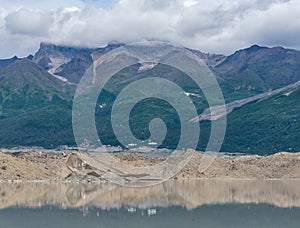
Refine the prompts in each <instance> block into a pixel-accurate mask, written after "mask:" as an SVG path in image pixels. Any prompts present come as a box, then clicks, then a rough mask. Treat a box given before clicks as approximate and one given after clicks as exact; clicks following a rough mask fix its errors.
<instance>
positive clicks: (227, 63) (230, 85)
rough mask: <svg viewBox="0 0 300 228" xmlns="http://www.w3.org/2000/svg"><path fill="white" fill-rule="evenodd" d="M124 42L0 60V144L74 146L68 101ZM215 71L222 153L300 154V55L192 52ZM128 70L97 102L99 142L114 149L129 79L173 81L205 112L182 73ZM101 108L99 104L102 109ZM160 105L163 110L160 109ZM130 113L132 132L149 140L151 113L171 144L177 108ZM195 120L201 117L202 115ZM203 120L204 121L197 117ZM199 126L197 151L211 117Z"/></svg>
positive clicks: (276, 50)
mask: <svg viewBox="0 0 300 228" xmlns="http://www.w3.org/2000/svg"><path fill="white" fill-rule="evenodd" d="M121 45H123V44H109V45H107V46H106V47H103V48H77V47H66V46H58V45H54V44H48V43H41V45H40V48H39V50H38V51H37V52H36V53H35V54H34V55H30V56H28V57H27V58H18V57H13V58H11V59H3V60H0V125H1V128H0V147H14V146H43V147H51V148H53V147H58V146H59V145H64V144H67V145H74V144H75V140H74V136H73V131H72V100H73V96H74V93H75V90H76V86H77V85H78V83H79V81H80V80H81V78H82V77H83V75H84V73H85V72H86V70H87V69H88V68H89V67H90V66H91V64H92V63H93V62H94V61H97V60H98V59H99V58H100V57H101V56H103V54H105V53H107V52H108V51H110V50H112V49H114V48H117V47H119V46H121ZM189 50H190V51H192V52H193V53H194V54H196V55H197V56H199V57H200V58H201V59H202V60H203V61H204V62H205V63H206V64H207V65H208V67H209V68H210V69H211V71H213V72H214V74H215V75H216V77H217V80H218V82H219V84H220V87H221V88H222V91H223V94H224V98H225V101H226V104H227V112H228V114H227V120H228V121H227V131H226V136H225V140H224V143H223V146H222V149H221V150H222V151H226V152H241V153H249V154H272V153H276V152H279V151H291V152H292V151H300V140H299V139H300V115H299V114H298V113H299V112H300V105H299V96H300V89H299V87H300V83H298V81H300V51H297V50H291V49H285V48H283V47H272V48H269V47H261V46H258V45H253V46H251V47H249V48H246V49H242V50H238V51H236V52H235V53H233V54H232V55H229V56H225V55H218V54H206V53H202V52H200V51H197V50H191V49H189ZM140 67H141V66H140V65H139V64H137V65H133V66H131V67H129V68H126V69H124V70H122V71H121V72H119V73H117V75H116V77H115V79H114V81H113V82H112V83H113V86H110V88H109V89H107V90H104V91H103V92H102V93H101V94H100V95H99V98H98V105H99V106H100V105H101V107H102V108H96V109H95V111H96V112H95V115H96V119H97V117H98V118H100V116H101V118H103V117H104V121H100V122H101V124H97V130H98V133H99V135H103V138H102V139H101V140H103V142H105V143H107V144H111V145H118V144H119V142H118V140H117V139H116V137H114V136H113V131H112V127H111V125H110V123H109V118H108V117H109V115H110V112H111V107H112V104H113V101H114V99H115V98H116V96H117V95H118V93H119V92H120V90H121V88H124V87H125V86H126V85H128V84H129V83H130V82H133V81H134V80H136V79H137V78H138V79H140V78H146V77H151V76H153V75H155V76H158V77H161V78H167V79H169V80H171V81H176V83H177V84H179V85H180V87H181V88H183V89H184V90H185V91H186V94H188V96H190V98H191V99H192V100H193V102H194V103H195V104H196V107H197V111H198V113H199V114H201V113H205V110H206V109H207V108H208V105H207V102H206V101H205V99H204V98H203V97H204V96H203V94H202V91H200V90H199V88H197V87H195V86H194V84H193V83H192V82H190V81H189V80H187V79H186V77H184V75H183V73H182V72H180V71H178V70H176V69H172V68H170V67H168V66H165V65H162V64H157V65H156V66H155V67H153V68H151V69H149V70H147V71H143V72H140V71H139V69H140ZM104 106H105V107H104ZM162 107H163V108H164V110H165V111H164V112H162V111H161V110H162ZM148 109H149V104H148V107H147V106H146V104H144V105H143V104H141V105H139V106H137V107H136V108H135V111H136V113H133V115H132V129H133V134H134V135H136V136H137V137H138V138H140V139H144V140H146V139H147V137H149V134H150V132H149V129H148V123H149V121H150V120H151V119H152V118H154V117H155V116H159V117H161V118H162V119H164V120H165V122H166V125H167V126H168V128H170V129H171V130H170V131H168V134H167V136H168V138H167V139H166V140H165V141H164V142H163V143H164V144H163V145H162V146H166V147H174V145H175V144H176V142H175V141H176V140H177V139H178V137H177V136H176V135H177V134H178V132H179V129H180V122H179V120H178V118H177V116H176V112H175V110H173V109H172V107H170V106H167V105H166V104H165V103H160V102H152V103H151V104H150V110H152V112H151V113H150V114H149V111H148V112H145V111H147V110H148ZM200 116H201V115H200ZM202 117H203V116H202ZM200 120H201V121H200V122H195V124H200V127H201V140H200V142H199V144H198V148H197V149H199V150H204V149H205V146H206V144H207V139H208V136H209V133H210V125H211V121H218V120H212V119H210V118H204V117H203V118H202V119H200Z"/></svg>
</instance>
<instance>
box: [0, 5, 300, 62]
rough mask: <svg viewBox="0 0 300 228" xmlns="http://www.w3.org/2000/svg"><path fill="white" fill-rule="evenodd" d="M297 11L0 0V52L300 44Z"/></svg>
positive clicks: (275, 7)
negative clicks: (139, 44) (159, 44)
mask: <svg viewBox="0 0 300 228" xmlns="http://www.w3.org/2000/svg"><path fill="white" fill-rule="evenodd" d="M299 11H300V2H299V1H297V0H290V1H287V0H267V1H259V0H246V1H238V0H233V1H232V0H218V1H213V2H212V3H209V2H208V1H205V0H174V1H170V0H166V1H157V0H119V1H114V0H111V1H108V0H102V1H101V0H99V1H90V0H88V1H79V0H67V1H63V3H62V2H61V1H58V0H50V1H40V2H36V1H32V0H26V1H21V0H17V1H13V2H12V1H4V0H0V37H1V44H0V50H1V54H0V57H1V58H8V57H12V56H13V55H15V54H17V55H18V56H21V57H22V56H26V55H28V54H30V53H33V52H34V50H36V49H37V48H38V45H39V43H40V42H41V41H46V42H52V43H56V44H64V45H77V46H85V47H87V46H88V47H95V46H104V45H106V44H107V43H109V42H110V41H117V42H126V43H128V42H135V41H140V40H145V39H159V40H164V41H169V42H173V43H177V44H181V45H184V46H187V47H190V48H195V49H200V50H203V51H210V52H214V53H224V54H229V53H232V52H233V51H234V50H236V49H239V48H242V47H246V46H250V45H251V44H253V43H258V44H261V45H268V46H277V45H283V46H286V47H291V48H297V49H299V48H300V40H299V39H298V37H299V35H300V34H299V33H300V32H299V29H298V28H299V27H300V19H299V16H298V15H299ZM20 40H21V41H22V42H20Z"/></svg>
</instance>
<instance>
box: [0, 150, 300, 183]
mask: <svg viewBox="0 0 300 228" xmlns="http://www.w3.org/2000/svg"><path fill="white" fill-rule="evenodd" d="M114 157H115V159H116V160H119V161H120V162H122V163H123V164H127V165H131V166H133V167H142V166H152V165H155V164H157V163H159V162H161V161H163V160H164V158H146V157H143V156H141V155H137V154H116V155H114ZM202 158H203V155H202V154H200V153H198V152H193V155H192V158H191V159H190V161H189V162H188V164H187V165H186V166H185V167H184V168H183V169H182V170H181V171H180V172H179V173H177V174H176V175H175V176H174V177H172V179H300V153H286V152H281V153H277V154H274V155H270V156H257V155H243V156H222V157H217V158H216V159H215V160H214V162H213V163H212V164H211V165H210V166H209V167H208V169H207V170H205V171H204V172H200V171H199V165H200V163H201V160H202ZM109 172H110V173H113V172H114V171H113V170H109ZM113 174H114V173H113ZM145 175H146V174H145ZM108 179H109V178H107V170H106V171H105V170H104V169H101V168H99V167H97V166H96V165H95V164H94V163H93V158H91V157H90V156H88V155H85V154H81V153H78V152H70V153H65V152H42V151H34V150H33V151H28V152H21V153H18V154H16V153H0V181H2V182H3V181H10V182H13V181H59V182H72V181H76V182H78V181H79V182H80V181H83V182H105V181H108Z"/></svg>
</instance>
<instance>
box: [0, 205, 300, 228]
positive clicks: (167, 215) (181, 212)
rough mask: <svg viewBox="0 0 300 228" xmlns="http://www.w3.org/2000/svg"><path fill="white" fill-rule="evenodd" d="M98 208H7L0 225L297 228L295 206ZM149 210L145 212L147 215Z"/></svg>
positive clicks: (0, 212) (299, 211)
mask: <svg viewBox="0 0 300 228" xmlns="http://www.w3.org/2000/svg"><path fill="white" fill-rule="evenodd" d="M155 210H156V214H153V215H149V214H151V212H152V213H153V211H154V209H153V208H152V209H150V210H149V209H138V210H136V211H135V212H132V211H130V209H129V211H128V209H127V208H121V209H118V210H117V209H113V210H109V211H103V210H102V211H101V210H99V209H97V208H94V209H89V210H88V211H87V209H86V208H82V209H81V210H79V209H62V208H58V207H55V206H52V207H49V206H45V207H41V208H36V209H29V208H18V207H13V208H8V209H4V210H0V227H5V228H14V227H23V228H35V227H43V228H48V227H49V228H50V227H56V228H77V227H78V228H79V227H90V228H94V227H95V228H96V227H97V228H101V227H110V228H111V227H115V228H117V227H122V228H127V227H128V228H129V227H131V228H134V227H139V228H140V227H145V228H147V227H166V228H168V227H170V228H171V227H172V228H176V227H195V228H196V227H197V228H199V227H212V228H218V227H231V228H234V227H249V228H250V227H251V228H253V227H264V228H266V227H272V228H276V227H285V228H288V227H295V228H296V227H297V228H299V226H300V209H299V208H284V209H283V208H278V207H274V206H270V205H266V204H257V205H255V204H225V205H209V206H202V207H199V208H196V209H193V210H186V209H184V208H182V207H167V208H156V209H155ZM148 213H149V214H148Z"/></svg>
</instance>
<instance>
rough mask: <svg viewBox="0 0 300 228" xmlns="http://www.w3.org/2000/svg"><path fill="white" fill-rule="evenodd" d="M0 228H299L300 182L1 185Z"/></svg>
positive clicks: (211, 181)
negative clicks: (132, 185) (131, 185)
mask: <svg viewBox="0 0 300 228" xmlns="http://www.w3.org/2000/svg"><path fill="white" fill-rule="evenodd" d="M0 208H1V209H0V227H5V228H12V227H24V228H35V227H43V228H48V227H49V228H50V227H57V228H60V227H61V228H73V227H74V228H77V227H78V228H79V227H90V228H94V227H95V228H96V227H123V228H127V227H146V228H147V227H172V228H176V227H197V228H198V227H213V228H218V227H300V181H299V180H290V181H288V180H286V181H279V180H269V181H262V180H260V181H258V180H194V181H187V180H183V181H179V180H174V181H168V182H165V183H162V184H159V185H155V186H152V187H146V188H128V187H122V186H117V185H113V184H108V183H106V184H100V183H99V184H94V183H85V184H83V183H0Z"/></svg>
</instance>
